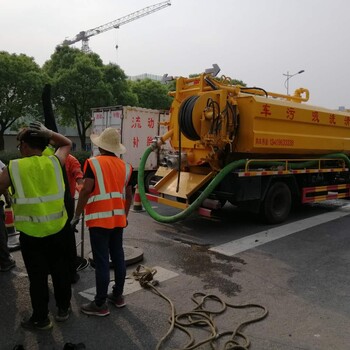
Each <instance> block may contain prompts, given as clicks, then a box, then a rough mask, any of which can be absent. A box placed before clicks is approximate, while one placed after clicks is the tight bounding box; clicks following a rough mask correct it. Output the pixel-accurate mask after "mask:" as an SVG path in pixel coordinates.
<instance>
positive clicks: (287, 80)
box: [283, 69, 305, 95]
mask: <svg viewBox="0 0 350 350" xmlns="http://www.w3.org/2000/svg"><path fill="white" fill-rule="evenodd" d="M304 72H305V71H304V69H302V70H300V71H299V72H297V73H294V74H289V72H287V74H283V75H284V76H285V77H287V79H286V81H285V82H284V86H285V88H286V89H287V95H289V79H290V78H292V77H294V76H295V75H298V74H301V73H304Z"/></svg>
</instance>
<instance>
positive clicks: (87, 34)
mask: <svg viewBox="0 0 350 350" xmlns="http://www.w3.org/2000/svg"><path fill="white" fill-rule="evenodd" d="M170 5H171V1H170V0H169V1H163V2H160V3H158V4H155V5H152V6H148V7H145V8H143V9H142V10H139V11H136V12H133V13H130V14H129V15H127V16H124V17H121V18H119V19H116V20H115V21H112V22H109V23H106V24H103V25H101V26H99V27H96V28H93V29H88V30H86V31H81V32H80V33H78V34H77V35H76V36H75V37H74V38H73V39H66V40H64V41H63V43H62V45H72V44H75V43H77V42H78V41H81V42H82V47H81V49H82V51H83V52H89V51H90V48H89V38H91V37H92V36H94V35H97V34H101V33H104V32H106V31H107V30H110V29H113V28H114V29H118V28H119V27H120V26H121V25H123V24H126V23H129V22H132V21H135V20H136V19H138V18H141V17H144V16H147V15H150V14H151V13H153V12H156V11H159V10H161V9H163V8H165V7H168V6H170Z"/></svg>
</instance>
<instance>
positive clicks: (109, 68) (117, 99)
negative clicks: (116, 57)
mask: <svg viewBox="0 0 350 350" xmlns="http://www.w3.org/2000/svg"><path fill="white" fill-rule="evenodd" d="M102 72H103V80H104V82H105V83H106V84H107V86H108V89H109V90H110V91H111V93H112V101H111V102H110V103H109V105H110V106H111V105H122V106H137V104H138V98H137V95H136V94H135V93H133V92H132V90H131V84H130V81H128V80H127V78H128V77H127V76H126V74H125V73H124V71H123V70H122V69H121V68H120V67H119V66H118V65H116V64H113V63H109V64H108V65H106V66H104V67H103V69H102Z"/></svg>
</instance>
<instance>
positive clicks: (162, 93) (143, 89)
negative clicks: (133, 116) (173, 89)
mask: <svg viewBox="0 0 350 350" xmlns="http://www.w3.org/2000/svg"><path fill="white" fill-rule="evenodd" d="M131 89H132V91H133V92H134V93H135V94H136V95H137V97H138V106H139V107H144V108H153V109H169V108H170V105H171V102H172V98H171V97H170V96H168V91H169V90H168V87H167V86H166V85H164V84H162V83H161V82H160V81H155V80H151V79H145V80H138V81H135V82H132V83H131Z"/></svg>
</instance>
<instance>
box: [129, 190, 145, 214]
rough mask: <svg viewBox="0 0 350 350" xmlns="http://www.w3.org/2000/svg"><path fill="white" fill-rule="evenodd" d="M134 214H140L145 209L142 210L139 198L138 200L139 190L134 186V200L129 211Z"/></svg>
mask: <svg viewBox="0 0 350 350" xmlns="http://www.w3.org/2000/svg"><path fill="white" fill-rule="evenodd" d="M131 210H132V211H134V212H142V211H145V209H143V206H142V203H141V198H140V192H139V188H138V186H137V185H136V186H135V194H134V200H133V207H132V209H131Z"/></svg>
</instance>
